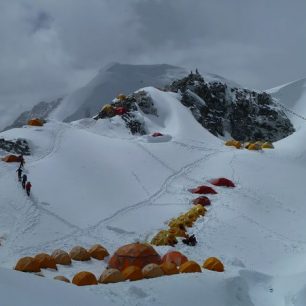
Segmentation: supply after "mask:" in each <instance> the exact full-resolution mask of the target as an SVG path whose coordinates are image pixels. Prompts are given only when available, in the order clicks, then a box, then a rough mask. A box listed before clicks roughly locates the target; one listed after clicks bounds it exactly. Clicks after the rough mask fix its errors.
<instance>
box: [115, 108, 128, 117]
mask: <svg viewBox="0 0 306 306" xmlns="http://www.w3.org/2000/svg"><path fill="white" fill-rule="evenodd" d="M126 112H127V111H126V109H125V108H124V107H121V106H118V107H116V108H115V114H116V115H119V116H122V115H123V114H125V113H126Z"/></svg>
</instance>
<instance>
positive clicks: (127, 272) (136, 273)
mask: <svg viewBox="0 0 306 306" xmlns="http://www.w3.org/2000/svg"><path fill="white" fill-rule="evenodd" d="M122 275H123V277H124V279H126V280H130V281H137V280H140V279H143V275H142V271H141V269H140V268H139V267H137V266H129V267H127V268H125V269H124V270H123V271H122Z"/></svg>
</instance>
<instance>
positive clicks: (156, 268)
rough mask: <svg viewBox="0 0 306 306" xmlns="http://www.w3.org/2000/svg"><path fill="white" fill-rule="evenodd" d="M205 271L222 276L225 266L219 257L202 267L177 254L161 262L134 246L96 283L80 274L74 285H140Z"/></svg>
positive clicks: (116, 257) (86, 274)
mask: <svg viewBox="0 0 306 306" xmlns="http://www.w3.org/2000/svg"><path fill="white" fill-rule="evenodd" d="M202 268H204V269H208V270H212V271H217V272H223V271H224V266H223V263H222V262H221V261H220V260H219V259H218V258H216V257H210V258H207V259H206V260H205V261H204V262H203V264H202V267H201V266H200V265H199V264H198V263H196V262H195V261H192V260H189V259H188V258H187V257H186V256H185V255H183V254H181V253H180V252H178V251H170V252H168V253H166V254H165V255H164V256H163V257H162V258H161V257H160V255H159V254H158V253H157V252H156V251H155V250H154V248H153V247H152V246H151V245H149V244H146V243H132V244H128V245H125V246H122V247H121V248H119V249H118V250H117V251H116V252H115V253H114V255H113V256H112V257H111V259H110V260H109V263H108V267H107V268H106V269H105V270H104V271H103V272H102V274H101V275H100V277H99V278H98V279H97V278H96V277H95V275H94V274H92V273H91V272H86V271H82V272H79V273H77V274H76V275H75V276H74V277H73V279H72V283H73V284H75V285H78V286H85V285H97V284H98V283H100V284H109V283H118V282H123V281H127V280H128V281H138V280H142V279H147V278H156V277H161V276H164V275H174V274H179V273H195V272H202Z"/></svg>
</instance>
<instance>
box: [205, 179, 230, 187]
mask: <svg viewBox="0 0 306 306" xmlns="http://www.w3.org/2000/svg"><path fill="white" fill-rule="evenodd" d="M209 182H210V183H211V184H212V185H214V186H219V187H235V184H234V183H233V182H232V181H231V180H229V179H227V178H225V177H220V178H216V179H212V180H210V181H209Z"/></svg>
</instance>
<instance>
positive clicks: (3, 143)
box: [0, 138, 31, 155]
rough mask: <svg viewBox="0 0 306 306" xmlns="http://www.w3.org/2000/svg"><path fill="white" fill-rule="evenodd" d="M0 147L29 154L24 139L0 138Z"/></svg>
mask: <svg viewBox="0 0 306 306" xmlns="http://www.w3.org/2000/svg"><path fill="white" fill-rule="evenodd" d="M0 149H1V150H3V151H6V152H10V153H13V154H18V155H30V154H31V150H30V147H29V144H28V142H27V141H26V140H25V139H17V140H5V139H4V138H0Z"/></svg>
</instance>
